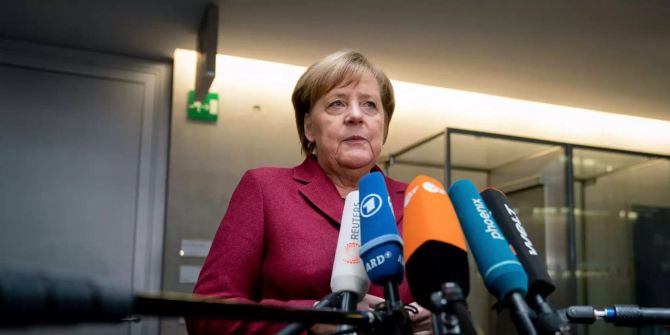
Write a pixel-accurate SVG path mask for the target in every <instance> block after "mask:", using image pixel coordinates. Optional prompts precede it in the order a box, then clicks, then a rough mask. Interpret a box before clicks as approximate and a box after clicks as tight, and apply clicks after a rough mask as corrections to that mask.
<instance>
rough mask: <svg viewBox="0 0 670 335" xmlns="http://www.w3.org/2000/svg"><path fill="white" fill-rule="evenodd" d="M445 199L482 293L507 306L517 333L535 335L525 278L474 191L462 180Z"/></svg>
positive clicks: (450, 190)
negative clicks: (474, 266)
mask: <svg viewBox="0 0 670 335" xmlns="http://www.w3.org/2000/svg"><path fill="white" fill-rule="evenodd" d="M449 197H450V198H451V201H452V203H453V205H454V209H456V214H457V216H458V219H459V220H460V222H461V226H462V228H463V233H464V234H465V238H466V239H467V241H468V245H469V246H470V250H472V255H473V256H474V258H475V262H476V263H477V268H478V269H479V272H480V273H481V275H482V278H483V279H484V285H485V286H486V289H487V290H488V291H489V292H491V294H493V295H494V296H496V298H497V299H498V302H500V303H503V304H505V305H511V307H512V309H513V316H514V322H515V323H516V325H517V328H518V330H519V331H521V332H523V333H524V334H536V331H535V328H534V327H533V324H532V321H531V319H530V314H531V311H530V309H529V308H528V305H526V302H525V301H524V299H523V296H524V295H525V294H526V292H527V290H528V276H527V275H526V272H525V271H524V270H523V267H522V266H521V263H519V260H518V259H517V258H516V257H515V256H514V254H513V253H512V250H510V247H509V245H508V243H507V240H505V237H504V236H503V234H502V233H501V232H500V229H499V228H498V224H497V223H496V221H495V219H494V218H493V217H492V216H491V212H490V211H489V209H488V207H486V204H485V203H484V200H483V199H482V197H481V196H480V195H479V192H478V191H477V188H476V187H475V185H474V184H473V183H472V182H471V181H469V180H466V179H462V180H459V181H457V182H455V183H454V184H453V185H451V187H450V188H449Z"/></svg>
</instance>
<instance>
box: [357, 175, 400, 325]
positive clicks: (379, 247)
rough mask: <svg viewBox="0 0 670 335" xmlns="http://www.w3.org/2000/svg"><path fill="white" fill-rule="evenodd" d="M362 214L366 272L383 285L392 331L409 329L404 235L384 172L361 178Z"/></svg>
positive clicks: (362, 243)
mask: <svg viewBox="0 0 670 335" xmlns="http://www.w3.org/2000/svg"><path fill="white" fill-rule="evenodd" d="M358 190H359V196H360V201H359V203H360V216H361V249H360V255H361V259H362V260H363V265H364V266H365V272H366V273H367V275H368V278H370V281H371V282H372V283H373V284H375V285H383V287H384V298H385V300H386V306H385V307H386V312H387V314H388V315H390V316H391V319H390V320H391V321H392V323H391V324H390V325H389V326H390V327H391V328H390V329H388V332H389V333H393V334H406V333H409V332H410V330H409V315H408V314H407V312H406V311H405V310H404V308H403V303H402V301H401V300H400V294H399V291H398V284H400V283H401V282H402V280H403V275H404V271H405V269H404V265H403V253H402V245H403V242H402V239H401V238H400V235H399V234H398V227H396V222H395V216H394V215H393V206H392V205H391V197H390V196H389V193H388V190H387V189H386V183H385V181H384V176H383V175H382V174H381V173H379V172H371V173H369V174H367V175H365V176H364V177H363V178H361V180H359V182H358Z"/></svg>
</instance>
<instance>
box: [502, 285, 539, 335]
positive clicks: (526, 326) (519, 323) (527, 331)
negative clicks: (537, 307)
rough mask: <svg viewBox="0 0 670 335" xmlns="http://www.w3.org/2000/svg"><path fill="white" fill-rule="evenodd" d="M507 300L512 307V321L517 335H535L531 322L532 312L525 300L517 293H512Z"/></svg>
mask: <svg viewBox="0 0 670 335" xmlns="http://www.w3.org/2000/svg"><path fill="white" fill-rule="evenodd" d="M508 299H509V302H510V304H511V305H512V310H511V312H512V320H513V321H514V324H515V325H516V328H517V330H518V331H519V333H521V334H524V335H537V331H536V330H535V327H534V326H533V321H532V320H531V316H532V315H533V312H532V311H531V309H530V308H529V307H528V305H527V304H526V300H524V299H523V296H521V294H520V293H519V292H512V293H511V294H510V296H509V298H508Z"/></svg>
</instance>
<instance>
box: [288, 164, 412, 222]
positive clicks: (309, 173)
mask: <svg viewBox="0 0 670 335" xmlns="http://www.w3.org/2000/svg"><path fill="white" fill-rule="evenodd" d="M372 171H378V172H382V170H381V169H380V168H379V167H378V166H375V167H374V168H373V169H372ZM382 173H383V172H382ZM293 179H295V180H297V181H299V182H301V183H303V185H301V186H299V187H298V191H299V192H300V194H302V195H303V196H304V197H305V198H306V199H307V200H308V201H309V202H310V203H311V204H312V205H313V206H314V207H316V208H317V209H318V210H319V211H320V212H321V213H323V214H324V215H325V216H327V217H328V218H329V219H330V220H331V221H333V222H334V223H336V224H337V225H339V224H340V221H342V211H343V210H344V200H343V199H342V198H341V197H340V194H339V193H338V192H337V188H335V185H333V183H332V182H331V181H330V179H328V176H326V173H325V172H324V171H323V169H322V168H321V166H319V163H317V161H316V156H314V155H310V156H308V157H307V158H306V159H305V161H303V162H302V164H300V165H298V166H296V167H294V168H293ZM384 179H385V181H386V188H387V189H388V191H389V195H390V196H391V203H392V204H393V213H394V214H395V216H396V224H398V223H400V222H401V221H402V216H403V215H402V213H403V204H404V200H405V187H406V186H407V185H405V184H403V183H400V182H397V181H394V180H392V179H390V178H388V177H384Z"/></svg>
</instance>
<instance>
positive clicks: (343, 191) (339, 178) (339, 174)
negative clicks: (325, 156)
mask: <svg viewBox="0 0 670 335" xmlns="http://www.w3.org/2000/svg"><path fill="white" fill-rule="evenodd" d="M317 162H318V163H319V165H320V166H321V168H322V169H323V171H324V172H325V173H326V176H327V177H328V179H330V181H331V182H332V183H333V185H335V188H336V189H337V192H338V193H339V194H340V197H342V199H344V198H346V196H347V194H349V193H350V192H351V191H355V190H357V189H358V181H359V180H360V179H361V178H362V177H363V176H364V175H366V174H367V173H368V172H370V170H371V169H372V167H368V166H364V167H362V168H359V169H346V168H337V167H329V166H327V164H325V162H321V161H319V159H318V157H317ZM373 166H374V165H373Z"/></svg>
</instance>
